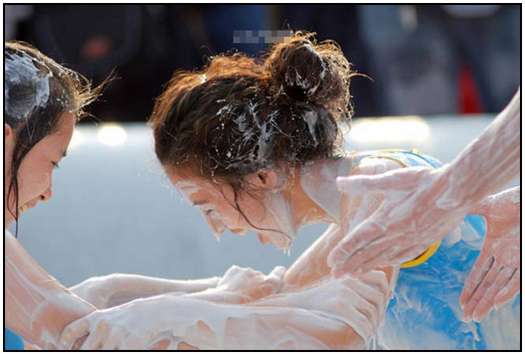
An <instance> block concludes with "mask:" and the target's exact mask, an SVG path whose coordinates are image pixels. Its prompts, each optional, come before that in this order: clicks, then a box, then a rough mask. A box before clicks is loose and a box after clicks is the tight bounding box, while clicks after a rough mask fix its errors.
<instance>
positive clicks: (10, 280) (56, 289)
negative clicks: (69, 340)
mask: <svg viewBox="0 0 525 355" xmlns="http://www.w3.org/2000/svg"><path fill="white" fill-rule="evenodd" d="M5 310H6V314H5V316H6V326H7V327H8V328H10V329H12V330H13V331H15V332H17V333H18V334H20V335H21V336H22V337H23V338H24V339H27V341H29V342H30V343H33V344H35V345H37V346H39V347H41V348H43V349H52V348H55V347H56V341H57V340H58V337H59V336H60V333H61V331H62V329H63V328H64V327H65V326H66V325H67V324H69V323H70V322H72V321H73V320H76V319H78V318H80V317H83V316H85V315H87V314H89V313H91V312H92V311H94V310H95V308H94V307H93V306H91V305H90V304H89V303H87V302H85V301H83V300H82V299H80V298H79V297H77V296H76V295H74V294H72V293H71V292H70V291H69V290H68V289H66V288H65V287H64V286H63V285H61V284H60V283H59V282H58V281H57V280H56V279H55V278H53V277H52V276H51V275H49V274H48V273H47V272H46V271H45V270H44V269H43V268H42V267H40V265H38V263H37V262H36V261H35V260H34V259H33V258H32V257H31V256H30V255H29V254H28V253H27V252H26V251H25V250H24V248H23V247H22V246H21V245H20V244H19V243H18V241H17V240H16V239H15V238H14V237H13V236H12V235H11V234H9V232H7V231H6V232H5Z"/></svg>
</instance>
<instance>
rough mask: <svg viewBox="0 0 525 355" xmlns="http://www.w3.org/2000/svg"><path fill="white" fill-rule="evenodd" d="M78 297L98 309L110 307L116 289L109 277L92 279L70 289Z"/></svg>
mask: <svg viewBox="0 0 525 355" xmlns="http://www.w3.org/2000/svg"><path fill="white" fill-rule="evenodd" d="M69 290H70V291H71V292H73V293H74V294H75V295H77V296H78V297H80V298H82V299H83V300H85V301H87V302H89V303H91V304H92V305H93V306H95V307H96V308H97V309H103V308H107V307H109V303H110V299H111V297H112V296H113V293H114V287H113V284H112V282H111V280H110V277H109V276H100V277H90V278H89V279H87V280H84V281H82V282H81V283H79V284H78V285H75V286H72V287H70V288H69Z"/></svg>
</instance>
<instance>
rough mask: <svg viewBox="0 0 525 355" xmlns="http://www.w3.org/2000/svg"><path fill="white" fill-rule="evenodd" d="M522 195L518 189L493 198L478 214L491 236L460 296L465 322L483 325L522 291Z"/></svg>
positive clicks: (483, 203)
mask: <svg viewBox="0 0 525 355" xmlns="http://www.w3.org/2000/svg"><path fill="white" fill-rule="evenodd" d="M519 194H520V188H519V187H517V188H512V189H508V190H506V191H504V192H501V193H499V194H496V195H492V196H490V197H489V198H487V199H485V200H484V201H483V202H482V203H481V204H480V206H479V207H478V208H477V209H476V211H475V212H476V213H479V214H481V215H483V216H484V217H485V219H486V221H487V236H486V238H485V242H484V243H483V248H482V250H481V253H480V255H479V257H478V259H477V261H476V263H475V264H474V266H473V268H472V271H471V272H470V274H469V276H468V278H467V280H466V281H465V286H464V287H463V292H462V293H461V296H460V304H461V307H462V308H463V320H464V321H470V320H472V319H474V320H475V321H477V322H479V321H480V320H481V319H482V318H483V317H484V316H486V315H487V314H488V313H489V312H490V311H491V310H492V309H493V308H497V307H500V306H501V305H503V304H505V303H506V302H508V301H510V300H512V299H513V298H514V296H515V295H516V294H517V293H518V292H519V290H520V240H519V236H520V203H519V199H520V196H519Z"/></svg>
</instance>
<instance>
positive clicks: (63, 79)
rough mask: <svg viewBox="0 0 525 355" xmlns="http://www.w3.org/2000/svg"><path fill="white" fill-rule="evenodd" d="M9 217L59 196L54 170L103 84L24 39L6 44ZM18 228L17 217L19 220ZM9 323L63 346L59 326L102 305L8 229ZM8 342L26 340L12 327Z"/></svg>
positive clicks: (47, 344) (31, 338)
mask: <svg viewBox="0 0 525 355" xmlns="http://www.w3.org/2000/svg"><path fill="white" fill-rule="evenodd" d="M4 68H5V69H4V144H5V146H4V147H5V150H4V192H5V195H4V213H5V214H4V221H5V223H6V226H8V225H10V224H12V223H13V222H17V221H18V217H19V216H20V214H21V213H23V212H24V211H26V210H27V209H29V208H32V207H34V206H35V205H36V204H38V203H40V202H45V201H48V200H49V199H50V198H51V196H52V174H53V170H54V169H55V168H57V167H58V164H59V162H60V160H61V159H62V158H63V157H64V156H65V155H66V151H67V147H68V145H69V142H70V140H71V136H72V134H73V130H74V127H75V124H76V122H77V121H78V120H79V119H80V118H81V117H82V116H83V115H84V111H83V108H84V107H85V106H86V105H88V104H89V103H90V102H92V101H93V100H94V99H95V98H96V97H97V95H98V92H99V90H100V89H94V90H93V89H91V85H90V83H89V81H87V80H86V79H85V78H83V77H82V76H80V75H79V74H77V73H76V72H74V71H72V70H69V69H67V68H65V67H63V66H61V65H59V64H58V63H56V62H55V61H53V60H52V59H50V58H48V57H46V56H45V55H43V54H42V53H40V52H39V51H38V50H37V49H35V48H33V47H31V46H29V45H27V44H24V43H19V42H7V43H5V49H4ZM17 233H18V224H17ZM4 239H5V244H4V245H5V254H4V257H5V274H4V275H5V300H4V302H5V303H4V305H5V321H6V322H5V324H6V326H7V327H8V328H10V329H11V330H13V331H15V332H16V333H18V334H20V335H22V336H23V337H24V339H25V340H27V341H28V342H29V343H32V344H34V345H36V346H38V347H41V348H46V349H53V348H56V347H57V341H58V337H59V335H60V332H61V331H62V329H63V328H64V326H65V325H67V324H68V323H69V322H71V321H72V320H74V319H77V318H79V317H80V316H83V315H86V314H88V313H90V312H92V311H93V310H95V308H94V307H93V306H91V305H90V304H89V303H87V302H85V301H83V300H81V299H80V298H78V297H76V296H75V295H73V294H72V293H71V292H69V291H68V290H67V289H66V288H65V287H64V286H62V285H61V284H60V283H59V282H58V281H57V280H55V279H54V278H53V277H51V276H50V275H49V274H47V272H46V271H45V270H43V269H42V268H41V267H40V266H39V265H38V264H37V263H36V261H35V260H33V259H32V258H31V256H30V255H29V254H28V253H27V252H26V251H25V250H24V248H23V247H22V246H21V245H20V244H19V243H18V241H17V240H16V239H15V238H14V237H13V236H12V235H11V234H10V233H9V231H8V230H5V238H4ZM6 332H7V334H8V339H10V340H12V341H13V342H14V343H16V344H15V345H14V346H12V347H11V344H13V342H11V344H6V349H13V348H15V349H16V348H20V347H21V341H20V339H17V338H16V336H15V335H13V333H11V332H10V331H6Z"/></svg>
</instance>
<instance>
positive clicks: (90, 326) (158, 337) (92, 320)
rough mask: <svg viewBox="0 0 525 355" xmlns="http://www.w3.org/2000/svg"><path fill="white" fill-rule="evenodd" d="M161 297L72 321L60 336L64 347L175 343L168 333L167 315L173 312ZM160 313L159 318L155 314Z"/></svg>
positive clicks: (110, 347) (143, 346)
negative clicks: (162, 301)
mask: <svg viewBox="0 0 525 355" xmlns="http://www.w3.org/2000/svg"><path fill="white" fill-rule="evenodd" d="M158 301H159V297H151V298H148V299H139V300H135V301H132V302H129V303H126V304H124V305H121V306H116V307H113V308H108V309H104V310H98V311H95V312H93V313H91V314H89V315H87V316H85V317H83V318H81V319H79V320H76V321H74V322H72V323H71V324H69V325H68V326H67V327H66V328H65V329H64V330H63V332H62V334H61V336H60V341H59V346H60V348H61V349H64V350H69V349H76V348H77V344H79V343H80V342H79V340H80V339H82V338H84V339H85V340H84V341H83V342H82V343H81V346H80V350H98V349H103V350H123V349H127V350H131V349H135V350H136V349H153V348H158V347H162V348H164V349H166V348H170V347H172V346H173V344H172V341H173V340H174V338H173V336H172V335H171V333H170V332H165V331H164V330H165V328H166V326H165V323H166V320H165V319H164V318H165V317H162V313H159V310H160V311H162V310H163V309H164V312H167V313H170V309H169V308H166V307H164V306H163V304H162V303H161V302H158ZM155 314H157V315H158V317H156V316H155Z"/></svg>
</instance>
